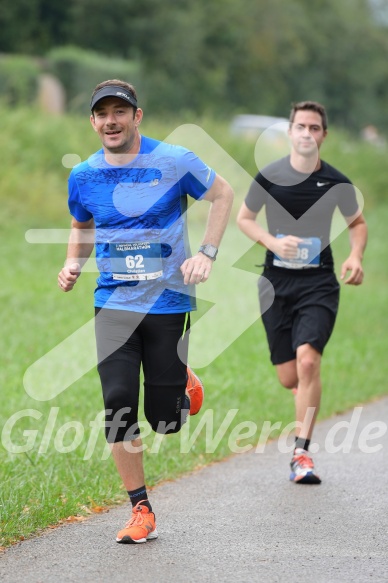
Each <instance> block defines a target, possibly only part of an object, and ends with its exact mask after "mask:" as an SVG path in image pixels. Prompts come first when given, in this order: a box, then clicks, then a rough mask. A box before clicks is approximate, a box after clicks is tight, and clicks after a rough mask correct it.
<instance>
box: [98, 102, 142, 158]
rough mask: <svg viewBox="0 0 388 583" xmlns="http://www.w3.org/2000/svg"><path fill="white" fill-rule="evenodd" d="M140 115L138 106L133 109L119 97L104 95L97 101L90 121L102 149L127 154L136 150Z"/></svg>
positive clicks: (138, 138)
mask: <svg viewBox="0 0 388 583" xmlns="http://www.w3.org/2000/svg"><path fill="white" fill-rule="evenodd" d="M142 117H143V112H142V110H141V109H140V108H138V109H137V110H136V111H135V110H134V108H133V107H132V106H131V105H128V104H127V103H126V102H125V101H124V100H123V99H120V98H119V97H105V98H103V99H101V100H100V101H98V102H97V104H96V106H95V107H94V109H93V113H92V115H91V116H90V122H91V124H92V126H93V129H94V131H95V132H97V133H98V135H99V137H100V140H101V142H102V145H103V147H104V150H106V151H107V152H110V153H111V154H129V153H136V152H137V151H138V146H139V142H140V136H139V131H138V126H139V124H140V122H141V120H142Z"/></svg>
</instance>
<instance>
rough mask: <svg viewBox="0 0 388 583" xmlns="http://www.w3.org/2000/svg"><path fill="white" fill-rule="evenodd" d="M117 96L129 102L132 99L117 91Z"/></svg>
mask: <svg viewBox="0 0 388 583" xmlns="http://www.w3.org/2000/svg"><path fill="white" fill-rule="evenodd" d="M116 95H117V96H118V97H124V99H127V100H128V101H130V99H129V97H128V95H127V94H126V93H121V91H117V93H116Z"/></svg>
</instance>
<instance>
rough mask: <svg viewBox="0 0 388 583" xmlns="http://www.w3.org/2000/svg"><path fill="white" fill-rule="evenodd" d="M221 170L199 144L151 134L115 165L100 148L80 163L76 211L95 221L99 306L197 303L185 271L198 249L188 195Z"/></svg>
mask: <svg viewBox="0 0 388 583" xmlns="http://www.w3.org/2000/svg"><path fill="white" fill-rule="evenodd" d="M215 176H216V174H215V172H214V170H212V169H211V168H209V167H208V166H206V164H205V163H204V162H202V160H200V159H199V158H198V157H197V156H196V155H195V154H193V152H190V151H189V150H186V149H185V148H182V147H181V146H173V145H170V144H165V143H164V142H159V141H157V140H153V139H151V138H147V137H144V136H142V137H141V145H140V152H139V154H138V155H137V156H136V158H135V159H134V160H133V161H132V162H131V163H129V164H127V165H124V166H111V165H110V164H108V163H107V162H106V160H105V156H104V151H103V150H102V149H101V150H99V151H98V152H96V153H95V154H93V155H92V156H90V158H89V159H88V160H87V161H85V162H82V163H81V164H78V165H77V166H75V167H74V168H73V170H72V171H71V173H70V176H69V209H70V213H71V215H72V216H73V217H74V218H75V219H76V220H77V221H79V222H86V221H89V220H90V219H92V218H93V219H94V222H95V227H96V231H95V247H96V262H97V267H98V270H99V272H100V275H99V277H98V279H97V288H96V290H95V306H96V307H99V308H102V307H104V308H111V309H117V310H130V311H134V312H144V313H152V314H169V313H179V312H188V311H190V310H193V309H195V308H196V305H195V296H194V286H185V285H184V284H183V277H182V274H181V272H180V266H181V265H182V263H183V262H184V261H185V259H187V258H188V257H190V256H191V253H190V248H189V244H188V237H187V225H186V215H185V213H186V210H187V195H190V196H192V197H193V198H194V199H196V200H199V199H201V198H203V196H204V195H205V194H206V192H207V191H208V190H209V188H210V187H211V186H212V184H213V182H214V179H215Z"/></svg>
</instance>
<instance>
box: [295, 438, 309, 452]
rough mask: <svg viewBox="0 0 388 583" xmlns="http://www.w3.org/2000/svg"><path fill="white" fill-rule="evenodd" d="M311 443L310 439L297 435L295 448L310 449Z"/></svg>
mask: <svg viewBox="0 0 388 583" xmlns="http://www.w3.org/2000/svg"><path fill="white" fill-rule="evenodd" d="M309 445H310V440H309V439H305V438H304V437H295V449H297V448H301V449H305V450H306V451H308V450H309Z"/></svg>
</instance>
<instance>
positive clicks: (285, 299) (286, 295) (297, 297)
mask: <svg viewBox="0 0 388 583" xmlns="http://www.w3.org/2000/svg"><path fill="white" fill-rule="evenodd" d="M272 286H273V287H272ZM258 287H259V302H260V309H261V313H262V320H263V324H264V327H265V331H266V334H267V339H268V344H269V348H270V352H271V361H272V364H275V365H276V364H282V363H284V362H288V361H290V360H294V359H295V358H296V349H297V348H298V346H301V345H302V344H310V345H311V346H313V348H315V349H316V350H317V351H318V352H319V353H320V354H322V353H323V350H324V348H325V346H326V344H327V342H328V340H329V338H330V336H331V333H332V331H333V328H334V324H335V320H336V317H337V312H338V304H339V293H340V286H339V283H338V281H337V278H336V276H335V273H333V272H332V271H327V272H326V271H321V270H320V271H319V272H318V271H314V272H313V271H309V273H305V272H304V273H295V272H294V273H287V271H286V270H283V269H282V270H281V271H280V270H279V271H277V270H274V269H268V268H266V269H264V272H263V274H262V277H260V279H259V282H258ZM274 291H275V297H274V301H273V303H272V299H273V292H274Z"/></svg>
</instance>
